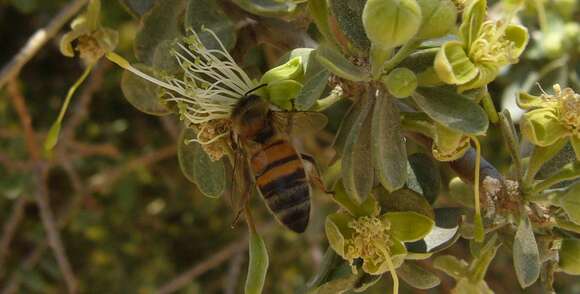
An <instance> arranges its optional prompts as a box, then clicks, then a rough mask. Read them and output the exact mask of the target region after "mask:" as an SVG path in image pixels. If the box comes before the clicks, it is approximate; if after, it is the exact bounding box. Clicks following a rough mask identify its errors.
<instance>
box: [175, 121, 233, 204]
mask: <svg viewBox="0 0 580 294" xmlns="http://www.w3.org/2000/svg"><path fill="white" fill-rule="evenodd" d="M194 136H195V132H194V131H193V130H192V129H190V128H186V129H184V130H183V131H182V133H181V135H180V136H179V139H178V140H179V141H178V144H177V158H178V160H179V166H180V168H181V172H182V173H183V175H184V176H185V177H186V178H187V179H188V180H190V181H191V182H193V183H194V184H196V185H197V188H198V189H199V190H200V191H201V192H202V193H203V194H204V195H205V196H208V197H220V196H221V195H222V194H223V192H224V191H225V187H226V171H225V166H224V162H223V161H222V160H218V161H212V160H211V158H210V157H209V156H208V155H207V154H206V153H205V151H203V148H202V147H201V145H200V144H199V143H196V142H191V143H187V144H186V140H188V139H191V138H194Z"/></svg>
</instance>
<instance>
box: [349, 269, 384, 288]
mask: <svg viewBox="0 0 580 294" xmlns="http://www.w3.org/2000/svg"><path fill="white" fill-rule="evenodd" d="M381 278H382V276H381V275H369V274H367V273H365V272H363V273H360V274H359V275H358V279H357V280H356V281H355V283H354V285H353V289H352V290H353V291H354V292H356V293H364V292H365V291H366V290H367V289H368V288H370V287H371V286H373V285H374V284H376V283H377V282H378V281H379V280H381Z"/></svg>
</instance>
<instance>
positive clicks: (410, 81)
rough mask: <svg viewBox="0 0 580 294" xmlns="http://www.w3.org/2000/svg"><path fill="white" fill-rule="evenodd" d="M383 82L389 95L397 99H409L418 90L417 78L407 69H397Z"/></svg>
mask: <svg viewBox="0 0 580 294" xmlns="http://www.w3.org/2000/svg"><path fill="white" fill-rule="evenodd" d="M382 82H383V84H384V85H385V87H387V90H389V93H391V95H393V96H395V97H397V98H405V97H409V96H411V94H413V92H415V89H417V76H415V73H414V72H413V71H411V70H410V69H408V68H405V67H400V68H395V69H394V70H393V71H391V72H390V73H389V74H388V75H387V76H385V77H383V78H382Z"/></svg>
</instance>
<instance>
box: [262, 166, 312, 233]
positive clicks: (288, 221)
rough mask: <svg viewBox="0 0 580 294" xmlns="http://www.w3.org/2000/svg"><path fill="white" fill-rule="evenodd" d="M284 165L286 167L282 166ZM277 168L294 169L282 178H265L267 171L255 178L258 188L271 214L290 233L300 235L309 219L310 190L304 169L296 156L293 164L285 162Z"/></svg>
mask: <svg viewBox="0 0 580 294" xmlns="http://www.w3.org/2000/svg"><path fill="white" fill-rule="evenodd" d="M282 165H286V166H282ZM277 166H278V167H279V168H282V169H283V168H285V167H286V168H287V167H291V166H295V167H296V168H295V169H294V170H293V171H292V172H290V173H288V174H285V175H283V176H280V177H276V178H267V173H268V171H269V170H273V169H275V168H276V166H274V167H272V168H270V169H266V170H265V171H264V172H263V173H262V176H259V177H256V182H257V183H262V184H258V187H259V188H260V192H261V193H262V196H263V197H264V199H265V200H266V204H267V205H268V207H269V208H270V210H271V211H272V213H273V214H274V215H275V216H276V217H277V218H278V220H280V222H281V223H283V224H284V225H286V226H287V227H288V228H289V229H291V230H292V231H295V232H297V233H302V232H304V230H306V226H307V225H308V220H309V217H310V188H309V185H308V182H307V180H306V174H305V172H304V168H303V167H302V164H301V162H300V159H299V158H298V157H297V156H296V159H295V162H293V161H287V162H285V163H281V164H279V165H277Z"/></svg>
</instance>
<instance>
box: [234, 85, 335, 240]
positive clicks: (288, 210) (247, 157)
mask: <svg viewBox="0 0 580 294" xmlns="http://www.w3.org/2000/svg"><path fill="white" fill-rule="evenodd" d="M263 86H265V85H262V86H259V87H257V88H255V89H253V90H250V91H248V93H247V94H246V95H244V96H243V97H242V98H241V99H240V101H239V102H238V104H237V105H236V106H235V108H234V109H233V111H232V115H231V121H232V142H233V145H234V146H233V149H234V151H235V154H236V156H235V160H234V167H233V168H234V170H233V173H234V177H235V179H234V180H235V181H236V184H235V186H238V187H236V188H237V189H240V187H241V186H243V184H244V183H249V182H253V183H254V184H255V186H256V187H257V188H258V191H259V192H260V194H261V196H262V198H263V200H264V201H265V203H266V205H267V207H268V209H269V210H270V212H271V213H272V214H273V215H274V216H275V217H276V219H277V220H278V221H279V222H280V223H282V224H283V225H284V226H286V227H287V228H289V229H290V230H292V231H294V232H297V233H302V232H304V231H305V230H306V227H307V226H308V220H309V218H310V196H311V195H312V188H311V185H310V181H309V180H310V179H309V178H310V177H313V176H315V175H316V171H315V165H314V160H313V158H312V157H310V156H308V155H305V154H300V153H299V152H298V151H297V150H296V148H295V147H294V145H293V143H292V142H291V140H292V139H295V138H297V137H300V136H306V135H308V134H314V133H316V132H317V131H318V130H321V129H322V128H324V126H325V125H326V122H327V119H326V116H324V115H323V114H321V113H317V112H284V111H273V110H271V104H270V103H269V102H268V101H266V100H265V99H263V98H262V97H260V96H258V95H255V94H251V93H252V92H254V91H255V90H257V89H258V88H260V87H263ZM250 188H251V187H249V186H246V187H245V188H242V189H241V190H242V191H240V192H241V194H242V195H244V196H243V199H242V201H243V205H245V202H247V199H248V198H249V194H250Z"/></svg>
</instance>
